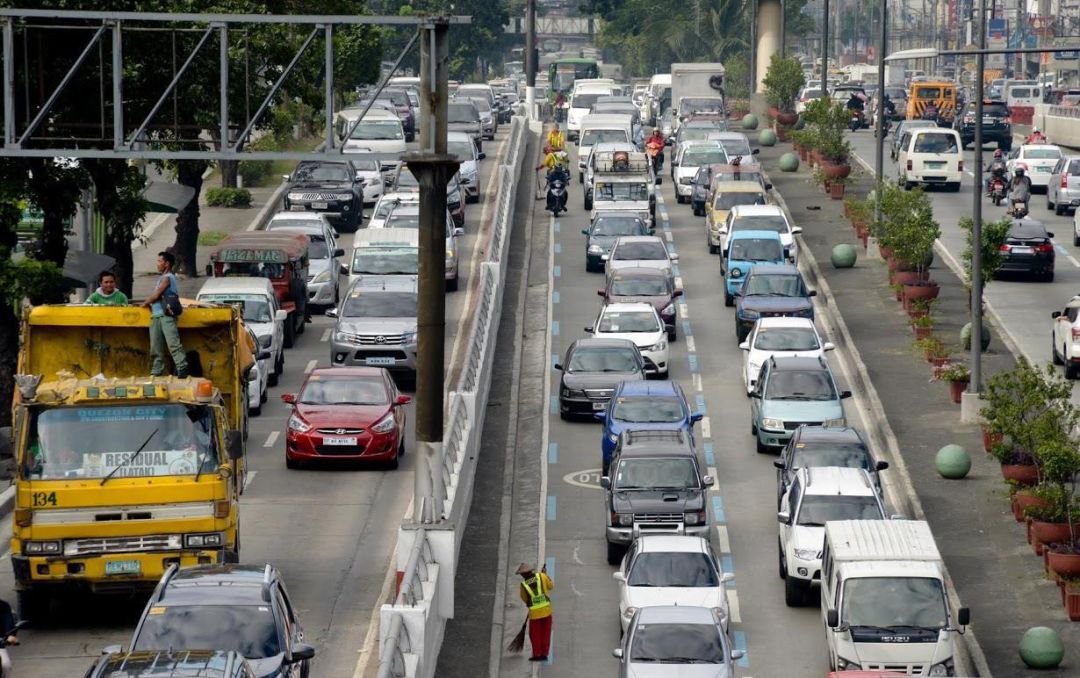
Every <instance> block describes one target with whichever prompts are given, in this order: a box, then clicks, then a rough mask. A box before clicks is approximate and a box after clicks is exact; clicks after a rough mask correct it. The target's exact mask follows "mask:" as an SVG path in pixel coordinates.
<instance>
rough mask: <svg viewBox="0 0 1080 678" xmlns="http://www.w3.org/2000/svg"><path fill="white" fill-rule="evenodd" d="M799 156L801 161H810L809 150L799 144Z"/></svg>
mask: <svg viewBox="0 0 1080 678" xmlns="http://www.w3.org/2000/svg"><path fill="white" fill-rule="evenodd" d="M799 158H800V159H801V160H802V161H803V162H809V161H810V151H808V150H806V149H805V148H803V147H802V146H800V147H799Z"/></svg>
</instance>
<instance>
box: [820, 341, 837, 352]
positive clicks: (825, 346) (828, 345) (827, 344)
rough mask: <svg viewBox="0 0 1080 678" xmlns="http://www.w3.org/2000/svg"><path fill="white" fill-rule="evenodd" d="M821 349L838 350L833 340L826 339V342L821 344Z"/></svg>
mask: <svg viewBox="0 0 1080 678" xmlns="http://www.w3.org/2000/svg"><path fill="white" fill-rule="evenodd" d="M821 350H822V351H834V350H836V345H835V344H833V343H832V342H831V341H826V342H825V343H824V344H822V345H821Z"/></svg>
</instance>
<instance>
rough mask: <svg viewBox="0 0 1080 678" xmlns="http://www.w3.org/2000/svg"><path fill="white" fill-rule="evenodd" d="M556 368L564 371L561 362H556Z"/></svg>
mask: <svg viewBox="0 0 1080 678" xmlns="http://www.w3.org/2000/svg"><path fill="white" fill-rule="evenodd" d="M554 369H556V370H558V371H560V372H562V371H563V366H562V365H561V364H559V363H555V365H554Z"/></svg>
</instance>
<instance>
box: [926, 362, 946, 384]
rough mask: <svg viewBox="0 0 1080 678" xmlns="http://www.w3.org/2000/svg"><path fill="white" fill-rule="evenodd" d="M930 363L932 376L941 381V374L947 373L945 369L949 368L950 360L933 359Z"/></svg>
mask: <svg viewBox="0 0 1080 678" xmlns="http://www.w3.org/2000/svg"><path fill="white" fill-rule="evenodd" d="M929 362H930V374H932V375H934V379H941V373H942V372H944V371H945V368H946V367H948V366H949V359H948V358H931V359H930V360H929Z"/></svg>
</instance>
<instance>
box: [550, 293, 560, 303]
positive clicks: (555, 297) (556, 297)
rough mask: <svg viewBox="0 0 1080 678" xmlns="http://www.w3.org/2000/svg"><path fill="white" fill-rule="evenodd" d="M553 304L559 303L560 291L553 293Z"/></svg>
mask: <svg viewBox="0 0 1080 678" xmlns="http://www.w3.org/2000/svg"><path fill="white" fill-rule="evenodd" d="M551 303H553V304H557V303H559V290H555V291H554V292H552V293H551Z"/></svg>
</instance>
